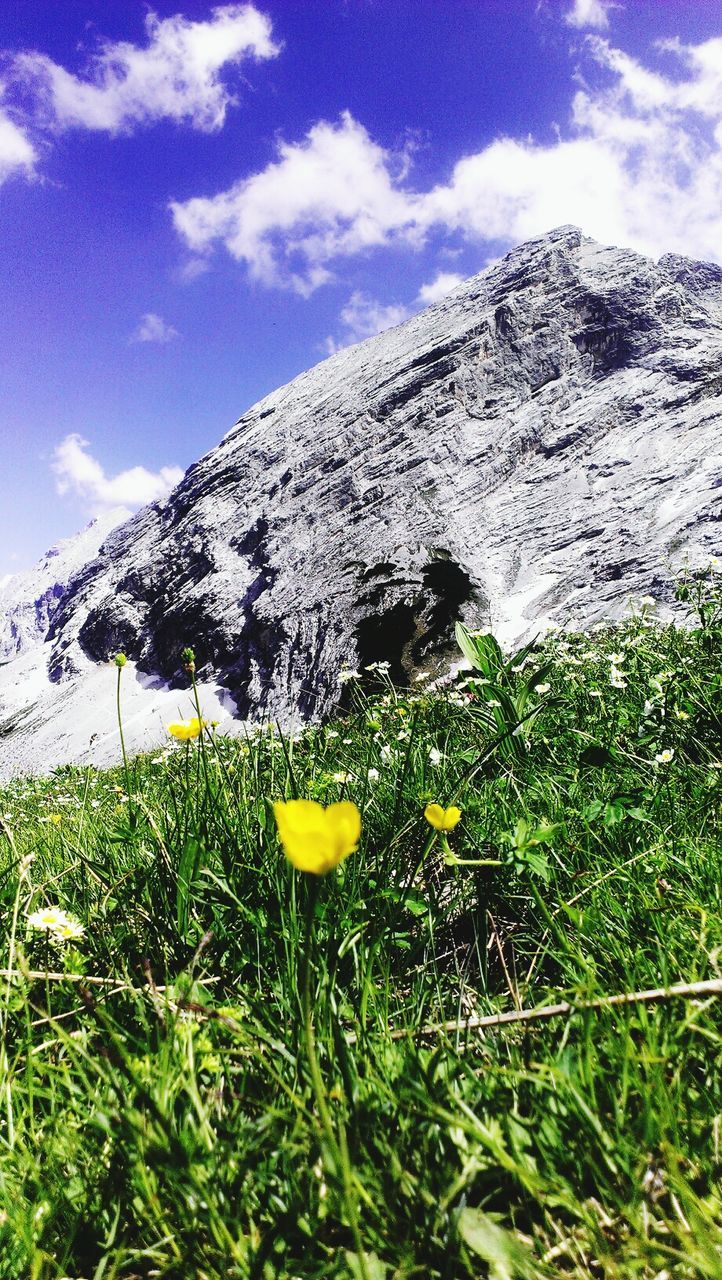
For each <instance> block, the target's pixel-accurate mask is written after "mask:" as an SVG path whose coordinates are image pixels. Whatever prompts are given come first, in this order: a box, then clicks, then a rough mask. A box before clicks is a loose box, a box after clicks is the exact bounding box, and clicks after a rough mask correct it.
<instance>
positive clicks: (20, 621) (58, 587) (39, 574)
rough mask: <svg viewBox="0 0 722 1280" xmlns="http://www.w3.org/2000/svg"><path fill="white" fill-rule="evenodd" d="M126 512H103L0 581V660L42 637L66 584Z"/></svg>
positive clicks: (91, 557)
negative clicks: (30, 564)
mask: <svg viewBox="0 0 722 1280" xmlns="http://www.w3.org/2000/svg"><path fill="white" fill-rule="evenodd" d="M127 514H128V513H127V511H125V512H124V511H122V510H119V509H114V510H112V511H107V512H105V513H104V514H103V515H102V516H98V517H97V518H96V519H94V520H91V521H90V524H88V525H86V527H85V529H82V530H81V532H80V533H78V534H76V535H75V537H73V538H65V539H64V540H63V541H62V542H59V543H57V545H56V546H54V547H51V548H50V550H49V551H46V552H45V555H44V556H43V557H42V559H41V560H39V561H38V563H37V564H36V565H35V566H34V568H32V569H28V570H26V571H24V572H22V573H15V574H12V576H10V577H8V578H6V579H5V581H4V582H3V583H2V584H0V662H9V661H11V660H12V659H13V658H16V657H18V655H19V654H21V653H25V652H26V650H27V649H29V648H32V647H33V646H34V645H36V644H38V643H39V642H40V641H42V640H44V639H45V636H46V635H47V632H48V628H49V627H50V624H51V622H52V620H53V616H54V614H55V610H56V608H57V606H58V604H59V602H60V601H61V600H62V598H63V596H64V595H65V592H66V591H67V588H68V584H69V583H70V582H71V580H72V579H73V577H74V576H75V574H76V573H78V572H79V571H80V570H81V569H82V568H83V567H84V566H85V565H86V564H88V562H89V561H90V560H92V559H94V557H95V556H96V555H97V553H98V550H99V548H100V546H101V545H102V542H103V539H104V538H105V537H106V536H107V535H108V534H109V533H110V531H111V529H114V528H115V527H116V526H117V525H118V524H119V523H121V522H122V520H123V519H125V518H127Z"/></svg>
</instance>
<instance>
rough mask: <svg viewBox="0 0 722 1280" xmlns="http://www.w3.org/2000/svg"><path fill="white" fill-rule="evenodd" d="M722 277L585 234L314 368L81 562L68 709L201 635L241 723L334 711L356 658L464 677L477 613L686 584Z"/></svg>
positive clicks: (531, 618)
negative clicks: (126, 664) (116, 672)
mask: <svg viewBox="0 0 722 1280" xmlns="http://www.w3.org/2000/svg"><path fill="white" fill-rule="evenodd" d="M721 283H722V271H721V270H720V268H718V267H715V266H713V265H711V264H705V263H697V262H694V261H692V260H688V259H684V258H681V257H678V256H677V255H671V254H669V255H666V256H665V257H664V258H662V259H661V260H660V262H659V263H656V264H655V263H654V262H652V261H650V260H649V259H647V258H645V257H643V256H641V255H639V254H637V253H634V252H632V251H631V250H625V249H615V248H609V247H606V246H603V245H600V244H597V243H596V242H594V241H593V240H590V239H588V238H587V237H585V236H583V235H582V233H581V232H580V231H579V230H578V229H577V228H574V227H561V228H558V229H557V230H555V231H553V232H551V233H549V234H548V235H546V236H542V237H540V238H538V239H535V240H532V241H530V242H529V243H527V244H524V245H522V246H520V247H519V248H517V249H515V250H514V251H513V252H512V253H510V254H508V255H507V256H506V257H504V258H503V259H501V260H500V261H498V262H496V263H494V264H492V265H491V266H490V267H489V268H487V270H485V271H483V272H482V273H481V274H480V275H477V276H474V277H472V279H470V280H468V281H466V282H465V283H464V284H463V285H460V286H459V287H458V288H457V289H455V290H454V291H453V292H452V293H451V294H450V295H449V296H448V297H446V298H445V299H443V300H442V301H441V302H438V303H436V304H435V305H434V306H432V307H430V308H428V309H427V310H426V311H423V312H421V313H419V314H418V315H416V316H414V317H413V318H412V319H410V320H408V321H406V322H405V323H404V324H402V325H400V326H398V327H397V328H395V329H392V330H388V331H387V332H385V333H383V334H380V335H378V336H377V337H374V338H369V339H367V340H366V341H365V342H362V343H360V344H358V345H357V346H354V347H349V348H347V349H345V350H342V351H340V352H338V353H337V354H335V355H334V356H332V357H330V358H329V359H327V360H325V361H324V362H323V363H321V364H319V365H317V366H316V367H315V368H312V369H310V370H309V371H308V372H307V373H304V374H301V375H300V376H299V377H297V378H295V379H294V380H293V381H292V382H291V383H289V384H288V385H287V386H285V387H282V388H280V389H279V390H278V391H275V392H274V393H273V394H272V395H269V396H267V397H266V398H265V399H263V400H262V401H260V402H259V403H258V404H256V405H254V406H253V407H252V408H251V409H249V410H248V411H247V412H246V413H245V414H244V415H243V416H242V417H241V418H240V419H239V421H238V422H237V423H236V424H235V426H234V427H233V428H232V430H231V431H230V432H229V433H228V434H227V435H226V436H225V438H224V439H223V440H222V441H221V443H220V444H219V445H218V447H217V448H216V449H213V450H212V451H211V452H210V453H208V454H207V455H206V456H205V457H204V458H201V459H200V461H199V462H197V463H196V464H195V465H194V466H192V467H191V468H190V469H189V470H188V472H187V473H186V475H185V476H184V478H183V480H182V481H181V483H180V484H179V485H178V486H177V488H176V489H175V490H174V491H173V493H172V494H171V495H170V497H169V499H168V500H167V501H166V502H165V503H164V504H162V505H157V504H156V505H151V506H149V507H147V508H145V509H144V510H143V511H141V512H140V513H139V514H138V515H137V516H135V517H134V518H133V519H132V520H131V521H130V522H129V523H127V524H125V525H123V526H122V527H120V528H119V529H116V530H115V531H114V532H113V533H111V534H110V535H109V536H108V537H107V538H106V539H105V542H104V544H103V546H102V548H101V549H100V551H99V553H98V555H97V556H96V558H95V559H93V560H92V561H91V562H90V563H89V564H87V565H86V566H85V567H84V568H83V569H82V570H81V571H80V572H79V573H77V574H76V575H75V576H74V578H73V580H72V581H71V582H70V583H69V585H68V586H67V589H66V590H65V591H64V593H63V595H62V597H61V599H60V600H59V602H58V605H57V607H56V608H55V610H54V612H53V615H52V618H51V620H50V624H49V628H48V631H47V634H46V639H45V642H44V645H43V647H42V652H43V663H44V665H45V670H46V671H47V674H48V677H49V680H50V682H51V685H53V686H55V688H54V690H53V689H52V688H50V689H49V691H46V692H45V693H44V694H43V700H44V701H43V706H44V708H45V710H44V714H45V715H46V716H47V715H52V707H53V705H54V699H57V698H58V697H60V696H61V695H62V697H63V698H64V699H65V700H66V701H67V696H68V691H69V690H71V689H74V688H77V689H80V688H82V687H83V683H84V681H87V680H88V678H89V676H90V673H92V671H93V670H94V669H95V667H96V664H99V663H104V662H106V661H107V660H108V659H109V657H111V656H112V654H113V653H114V652H115V651H116V650H118V649H120V648H122V649H123V650H125V652H126V653H127V654H128V655H129V657H130V658H131V659H132V660H133V663H134V664H135V669H136V671H137V673H138V679H139V680H140V681H143V682H145V685H146V686H147V685H149V684H151V685H153V687H161V686H162V687H163V688H164V689H166V690H169V691H171V692H172V691H173V690H174V688H176V687H179V686H180V679H179V663H178V655H179V651H180V649H181V648H182V646H183V645H184V644H186V643H192V644H193V646H194V648H195V649H196V651H197V654H198V656H199V662H200V666H199V673H200V675H201V678H202V679H203V680H205V681H206V682H207V683H208V685H209V687H210V686H213V687H214V688H215V689H216V690H217V691H218V696H219V697H221V698H222V701H223V705H225V706H226V707H227V708H228V709H229V710H230V711H232V713H233V715H234V717H236V718H239V719H244V718H247V717H250V718H260V717H263V716H268V715H278V716H281V717H284V718H288V717H291V716H294V715H296V716H298V715H300V716H303V717H309V716H317V715H323V714H325V713H327V712H328V711H329V710H330V709H331V708H333V707H334V706H335V705H336V703H337V701H338V699H339V696H340V686H339V681H338V673H339V669H340V668H341V667H342V666H344V665H349V666H352V667H355V666H363V665H366V664H368V663H370V662H374V661H377V660H380V659H383V660H385V661H389V662H390V663H391V672H392V675H393V676H394V677H396V678H397V679H399V680H402V679H403V680H407V679H410V678H412V677H413V674H414V673H415V672H416V671H417V670H418V669H419V668H424V669H432V670H433V671H438V670H441V669H442V668H443V667H444V666H445V665H446V663H447V662H448V660H449V657H450V656H451V654H452V652H453V648H454V647H453V638H452V637H453V624H454V622H455V621H456V620H457V619H459V618H461V619H463V620H465V621H466V622H467V623H469V624H470V625H472V626H480V625H489V624H491V626H492V627H493V628H494V629H495V631H496V632H497V634H498V635H499V636H500V637H501V638H502V640H507V641H511V640H512V639H514V638H519V637H521V636H522V635H528V634H529V633H530V632H532V631H534V630H535V629H537V628H539V627H540V626H542V625H544V624H545V623H546V622H549V621H554V622H557V623H560V624H567V623H570V622H572V623H574V624H576V625H586V624H589V623H592V622H594V621H595V620H597V619H599V618H601V617H609V616H614V615H617V614H619V613H620V612H622V611H623V610H624V609H625V607H626V605H627V602H628V600H629V598H630V596H632V595H634V594H638V595H641V594H646V593H649V592H651V593H652V594H657V595H659V596H660V597H664V595H665V593H667V594H668V593H669V582H670V566H671V564H672V563H673V562H679V561H680V560H681V559H682V558H683V557H684V556H685V555H689V556H690V557H692V558H701V557H704V556H708V555H709V553H711V552H712V551H713V550H715V549H717V544H718V541H719V528H720V525H719V519H720V506H719V496H720V490H719V485H720V483H721V480H722V478H721V477H720V473H719V458H720V456H721V455H720V444H721V443H722V425H721V424H722V418H721V416H720V410H721V408H722V402H721V395H722V376H721V375H720V372H719V351H720V339H721V338H722V292H721V291H720V284H721ZM1 707H2V688H1V686H0V708H1ZM13 737H17V735H16V734H14V735H13ZM131 737H132V734H131Z"/></svg>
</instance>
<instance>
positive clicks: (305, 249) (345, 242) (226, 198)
mask: <svg viewBox="0 0 722 1280" xmlns="http://www.w3.org/2000/svg"><path fill="white" fill-rule="evenodd" d="M405 164H406V157H405V156H403V157H401V156H392V155H390V154H389V153H388V152H386V151H385V150H384V149H383V148H382V147H380V146H379V145H378V143H376V142H374V141H373V140H372V139H371V138H370V137H369V135H368V133H367V132H366V130H365V129H364V127H363V125H361V124H359V123H358V121H357V120H354V119H353V117H352V116H351V115H350V114H349V112H344V114H343V115H342V117H341V119H340V121H339V122H338V123H337V124H332V123H329V122H328V121H320V122H319V123H318V124H316V125H314V126H313V128H312V129H311V130H310V131H309V133H308V135H307V136H306V137H305V138H304V139H303V140H302V141H301V142H297V143H286V142H282V143H281V144H280V145H279V148H278V159H277V160H275V161H274V162H273V163H272V164H270V165H269V166H268V167H267V168H266V169H264V170H263V171H262V172H261V173H257V174H254V175H253V176H252V177H250V178H245V179H243V180H242V181H241V182H239V183H237V184H236V185H235V186H233V187H231V188H230V189H229V190H228V191H223V192H221V193H220V194H219V195H216V196H211V197H203V196H199V197H195V198H193V199H191V200H186V201H173V202H172V203H171V206H170V208H171V212H172V215H173V221H174V224H175V227H176V230H177V231H178V233H179V234H180V235H181V236H182V237H183V239H184V241H185V242H186V244H187V245H188V247H189V248H190V249H191V250H192V251H193V252H194V253H197V254H202V253H204V252H208V251H209V250H210V249H211V248H212V247H213V245H214V244H215V243H216V242H220V243H222V244H223V245H225V247H226V249H227V250H228V252H229V253H230V254H231V255H232V256H233V257H234V258H236V259H237V260H238V261H239V262H245V263H246V265H247V267H248V269H249V271H250V274H251V276H252V277H253V278H254V279H257V280H260V281H261V282H262V283H263V284H266V285H286V286H291V287H292V288H294V289H296V290H297V291H298V292H299V293H301V294H303V295H306V296H307V295H309V294H311V293H312V292H313V290H314V289H316V288H318V286H319V285H321V284H325V283H326V282H327V281H328V280H330V279H331V272H330V270H329V267H328V264H329V263H330V262H331V261H332V260H333V259H334V258H338V257H341V256H348V255H349V254H355V253H361V252H364V251H366V250H368V249H372V248H376V247H378V246H379V245H383V244H387V243H389V241H390V240H391V239H392V238H393V237H394V236H399V237H400V238H402V239H403V240H405V241H408V240H409V239H413V237H414V202H413V198H412V197H410V196H409V195H408V194H407V193H406V192H405V191H404V190H403V189H402V188H400V187H399V186H397V185H396V181H397V174H398V172H399V171H401V170H402V169H403V168H404V166H405Z"/></svg>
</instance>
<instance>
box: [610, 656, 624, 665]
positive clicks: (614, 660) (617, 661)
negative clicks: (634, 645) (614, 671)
mask: <svg viewBox="0 0 722 1280" xmlns="http://www.w3.org/2000/svg"><path fill="white" fill-rule="evenodd" d="M626 656H627V655H626V654H624V653H610V655H609V662H610V663H611V665H612V666H613V667H621V665H622V663H623V662H624V659H625V657H626Z"/></svg>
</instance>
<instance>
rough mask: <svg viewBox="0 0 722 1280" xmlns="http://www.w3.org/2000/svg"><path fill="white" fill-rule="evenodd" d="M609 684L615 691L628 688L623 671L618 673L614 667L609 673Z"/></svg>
mask: <svg viewBox="0 0 722 1280" xmlns="http://www.w3.org/2000/svg"><path fill="white" fill-rule="evenodd" d="M609 683H610V684H611V686H612V688H613V689H626V687H627V682H626V680H625V679H624V676H623V675H622V673H621V671H617V668H616V667H612V669H611V671H610V673H609Z"/></svg>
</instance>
